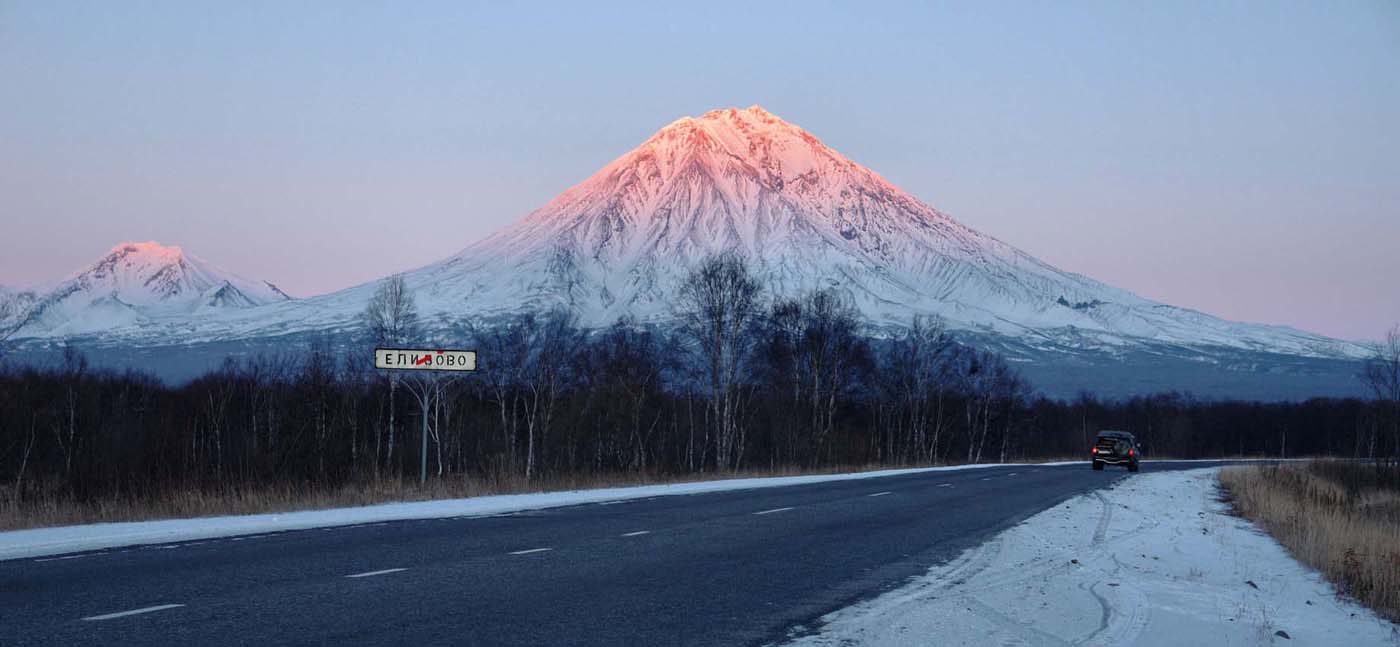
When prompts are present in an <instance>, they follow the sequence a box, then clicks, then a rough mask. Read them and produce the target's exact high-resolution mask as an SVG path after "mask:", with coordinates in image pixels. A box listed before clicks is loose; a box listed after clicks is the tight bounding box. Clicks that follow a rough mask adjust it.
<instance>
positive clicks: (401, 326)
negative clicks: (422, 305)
mask: <svg viewBox="0 0 1400 647" xmlns="http://www.w3.org/2000/svg"><path fill="white" fill-rule="evenodd" d="M362 318H363V320H364V324H365V328H367V329H369V334H370V338H371V339H372V340H373V341H374V343H375V344H377V345H381V346H399V345H404V344H407V343H409V342H410V341H412V340H413V339H415V338H416V337H417V336H418V335H419V319H418V306H417V304H415V303H414V300H413V292H412V291H410V290H409V289H408V284H407V283H406V282H404V279H403V275H402V274H395V275H394V276H391V277H388V278H386V279H384V280H382V281H380V282H379V286H378V287H377V288H375V290H374V296H372V297H370V299H369V304H368V305H366V306H365V311H364V313H363V315H362ZM398 386H399V378H398V375H397V374H395V373H394V372H393V371H390V372H389V442H388V445H389V447H388V450H387V451H386V454H385V457H384V463H385V465H387V466H389V468H390V469H393V464H394V427H395V420H394V396H395V393H396V391H397V390H398Z"/></svg>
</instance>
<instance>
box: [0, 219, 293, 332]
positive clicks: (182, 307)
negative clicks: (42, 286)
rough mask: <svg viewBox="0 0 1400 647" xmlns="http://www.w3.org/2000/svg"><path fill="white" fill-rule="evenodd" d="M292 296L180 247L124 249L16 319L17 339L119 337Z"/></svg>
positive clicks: (149, 244)
mask: <svg viewBox="0 0 1400 647" xmlns="http://www.w3.org/2000/svg"><path fill="white" fill-rule="evenodd" d="M290 298H291V297H289V296H287V295H286V294H285V293H283V292H282V291H281V290H279V289H277V286H275V285H272V284H271V283H267V282H265V281H251V280H248V279H244V278H241V277H239V276H237V275H235V274H233V273H231V272H228V271H226V270H223V269H220V268H218V267H216V266H214V265H212V264H210V263H209V262H207V261H204V260H202V259H200V258H198V257H196V256H192V255H189V254H186V253H185V252H184V251H183V250H181V249H180V248H179V247H167V246H163V245H160V244H159V243H154V242H145V243H122V244H120V245H117V246H116V247H113V248H112V250H111V251H110V252H108V253H107V254H106V255H104V256H103V257H102V258H101V259H98V261H97V262H95V263H93V264H92V265H90V266H88V267H86V268H84V269H83V270H82V271H80V272H78V273H76V274H74V275H73V276H71V277H69V278H68V279H67V280H65V281H63V282H62V283H60V284H59V285H58V287H56V288H54V289H53V290H52V291H50V292H48V293H47V294H45V295H43V296H41V297H38V298H35V299H31V300H30V302H29V303H27V304H25V306H26V307H24V308H23V309H22V310H19V311H18V312H19V314H18V315H17V316H15V317H12V319H11V322H12V326H13V328H14V332H13V334H12V336H13V337H16V338H22V337H61V336H68V335H75V334H84V333H89V334H90V333H103V334H108V333H120V331H121V330H122V329H123V328H127V327H132V326H136V325H140V324H145V323H148V322H150V321H152V320H156V319H159V320H171V319H184V318H188V317H196V316H201V315H203V316H217V315H218V313H220V312H222V311H227V310H229V309H242V308H253V307H256V306H260V305H267V304H271V303H276V302H280V301H287V300H289V299H290Z"/></svg>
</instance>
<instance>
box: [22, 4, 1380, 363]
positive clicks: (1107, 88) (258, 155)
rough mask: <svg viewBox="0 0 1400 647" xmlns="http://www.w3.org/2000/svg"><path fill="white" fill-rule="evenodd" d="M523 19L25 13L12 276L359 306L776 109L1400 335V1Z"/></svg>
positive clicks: (475, 13) (1228, 278)
mask: <svg viewBox="0 0 1400 647" xmlns="http://www.w3.org/2000/svg"><path fill="white" fill-rule="evenodd" d="M502 4H504V3H490V4H487V3H482V4H473V3H466V2H444V3H434V2H420V3H390V2H385V3H370V2H307V3H280V2H270V3H259V2H237V3H229V2H197V1H189V2H173V1H172V2H138V1H132V2H124V3H112V2H90V3H72V2H62V1H44V2H38V1H35V2H18V1H15V0H0V106H3V108H0V284H3V285H10V286H34V285H43V284H52V283H54V282H56V281H58V280H60V279H62V278H64V277H65V276H67V275H69V274H71V273H73V272H75V271H77V270H79V269H81V268H82V267H83V266H85V265H86V264H88V263H91V262H93V261H94V260H96V259H97V258H98V257H99V256H100V255H101V254H103V253H104V252H105V251H107V250H108V249H109V248H111V247H112V246H114V245H116V244H117V243H118V242H121V241H126V240H156V241H160V242H162V243H166V244H172V245H180V246H182V247H183V248H184V249H185V250H186V251H187V252H190V253H193V254H195V255H197V256H200V257H202V258H205V259H207V260H209V261H212V262H214V263H215V264H217V265H220V266H223V267H225V268H227V269H229V270H232V271H234V272H236V273H238V274H241V275H243V276H247V277H250V278H260V279H267V280H270V281H272V282H274V283H276V284H278V285H279V286H281V287H283V288H284V289H285V290H287V291H288V292H290V293H292V294H294V295H297V296H310V295H314V294H320V293H325V292H329V291H334V290H337V289H340V288H344V287H348V286H351V285H355V284H359V283H363V282H365V281H370V280H374V279H377V278H379V277H382V276H385V275H387V274H390V273H393V272H396V271H402V270H406V269H411V268H414V267H418V266H421V265H425V264H428V263H430V262H432V261H435V260H438V259H440V258H442V257H445V256H448V255H450V254H452V253H454V252H456V251H459V250H460V249H462V248H464V247H466V246H467V245H469V244H470V243H472V242H474V241H476V240H479V239H480V238H483V237H485V236H486V235H487V234H489V233H491V232H492V231H494V230H496V229H498V228H500V227H503V226H505V225H507V224H509V223H511V222H513V221H515V220H517V219H519V218H521V217H523V216H524V215H525V214H527V213H529V212H530V211H531V210H532V209H534V208H536V207H538V206H540V205H542V204H544V203H545V202H547V201H548V200H549V199H550V198H552V197H553V196H555V195H556V194H558V193H559V192H561V191H563V190H564V189H567V188H568V187H569V186H571V185H573V184H575V183H577V182H579V181H582V180H583V179H584V178H586V177H588V176H589V175H590V174H591V173H593V172H594V171H595V170H597V169H598V168H599V167H601V166H603V165H604V164H606V163H607V162H609V161H611V160H612V159H614V158H616V157H618V156H620V155H622V154H623V153H625V152H627V151H628V150H630V149H632V148H633V147H635V146H636V145H637V144H639V143H641V142H642V141H643V140H644V139H646V137H648V136H649V135H650V134H651V133H653V132H654V131H656V130H657V129H659V128H661V127H662V126H664V125H666V124H667V123H669V122H671V121H673V120H675V119H677V118H679V117H681V116H685V115H699V114H701V113H703V112H706V111H708V110H711V109H714V108H721V107H730V106H737V107H745V106H749V105H753V104H759V105H762V106H764V107H765V108H766V109H768V110H769V111H771V112H773V113H775V114H777V115H778V116H780V117H782V118H784V119H786V120H788V121H791V122H793V123H796V124H798V125H800V126H802V127H804V128H806V129H807V130H809V131H811V132H812V133H813V134H815V135H817V136H818V137H820V138H821V139H822V140H823V141H824V142H825V143H827V144H828V145H830V146H832V147H833V148H835V149H836V150H838V151H840V152H842V153H843V154H845V155H847V156H848V157H850V158H852V159H854V160H855V161H857V162H859V163H861V164H864V165H866V166H868V167H870V168H872V169H874V170H875V171H877V172H879V173H880V174H881V175H883V176H885V177H886V178H887V179H889V180H890V181H892V182H894V183H895V184H896V185H898V186H900V187H901V188H903V189H905V190H907V191H909V192H910V193H912V194H914V195H915V196H917V197H919V198H920V199H922V200H924V201H925V202H928V203H929V204H932V205H933V206H935V207H936V208H938V209H939V210H941V211H943V212H945V213H948V214H949V215H951V216H953V217H954V218H956V219H958V220H960V221H961V222H963V223H965V224H967V225H969V226H971V227H973V228H975V229H978V230H980V231H983V232H985V233H987V234H990V235H992V236H995V237H997V238H1000V239H1002V240H1004V241H1006V242H1008V243H1011V244H1013V245H1015V246H1017V247H1020V248H1021V249H1023V250H1025V251H1027V252H1029V253H1031V254H1033V255H1035V256H1037V257H1039V258H1041V259H1042V260H1045V261H1047V262H1049V263H1051V264H1054V265H1056V266H1058V267H1060V268H1062V269H1066V270H1069V271H1073V272H1078V273H1081V274H1085V275H1088V276H1091V277H1094V278H1096V279H1099V280H1102V281H1104V282H1107V283H1110V284H1113V285H1116V286H1118V287H1122V288H1126V289H1129V290H1132V291H1134V292H1137V293H1139V294H1141V295H1143V296H1145V297H1148V298H1152V299H1157V300H1160V301H1164V302H1167V303H1171V304H1174V305H1179V306H1184V307H1190V308H1195V309H1198V310H1202V311H1205V312H1208V313H1211V314H1215V315H1219V316H1223V317H1226V318H1230V319H1236V320H1242V321H1250V322H1263V323H1275V324H1287V325H1292V326H1296V327H1299V328H1303V329H1306V330H1311V331H1316V332H1321V333H1324V334H1328V335H1333V336H1337V337H1342V338H1348V339H1361V340H1368V339H1376V338H1379V337H1381V336H1382V335H1383V334H1384V332H1385V331H1386V330H1388V329H1389V328H1390V327H1391V326H1393V325H1395V324H1396V323H1400V281H1397V278H1400V152H1398V151H1400V127H1397V120H1398V119H1400V3H1395V2H1388V1H1377V2H1366V1H1361V0H1354V1H1353V0H1348V1H1343V2H1326V3H1323V2H1287V1H1270V2H1228V3H1220V2H1201V3H1195V2H1186V1H1182V2H1165V3H1147V2H1102V3H1099V2H1069V3H1038V2H1037V3H1030V2H1024V3H1023V2H996V3H984V2H968V3H956V2H954V3H917V4H897V3H889V4H883V3H882V4H880V5H879V6H878V8H875V7H872V6H863V5H864V3H853V2H852V3H822V2H812V1H808V2H795V3H777V2H773V3H725V2H706V3H684V4H680V3H677V4H674V5H670V3H656V2H639V3H567V4H565V3H560V4H557V5H555V4H550V3H528V4H526V5H523V6H519V7H507V6H501V5H502ZM667 5H670V6H667ZM752 5H757V6H752Z"/></svg>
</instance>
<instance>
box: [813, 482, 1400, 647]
mask: <svg viewBox="0 0 1400 647" xmlns="http://www.w3.org/2000/svg"><path fill="white" fill-rule="evenodd" d="M1216 473H1217V469H1216V468H1211V469H1202V470H1191V471H1183V472H1164V473H1155V474H1140V475H1135V476H1133V477H1131V478H1128V479H1125V480H1124V481H1123V482H1122V483H1120V484H1119V485H1118V486H1116V487H1113V488H1111V489H1108V490H1104V491H1101V492H1098V493H1095V494H1092V495H1086V496H1082V497H1077V498H1074V499H1071V500H1070V501H1068V502H1066V503H1064V504H1061V505H1059V506H1057V507H1055V508H1052V509H1050V510H1047V511H1045V512H1042V513H1040V514H1038V515H1036V516H1034V517H1031V518H1030V519H1028V520H1026V521H1025V522H1024V523H1022V524H1020V525H1018V526H1016V527H1014V528H1012V529H1010V530H1007V531H1006V532H1003V533H1001V534H1000V535H998V536H997V537H995V538H993V539H992V540H990V541H988V542H986V543H985V544H983V545H982V546H979V547H978V548H975V549H972V550H970V551H967V552H966V553H964V554H963V555H962V556H960V557H959V558H958V559H956V560H953V561H952V562H951V563H949V564H946V565H943V566H939V567H936V568H934V569H932V570H931V571H929V573H928V574H926V575H924V576H921V577H919V578H916V579H915V580H913V581H911V582H910V583H909V584H907V585H905V586H904V587H902V588H899V589H896V590H893V591H890V592H889V593H886V594H884V595H882V596H880V597H878V598H875V599H873V600H870V601H868V602H864V603H861V604H858V605H855V606H853V607H850V608H847V609H843V610H840V611H837V612H835V613H832V614H829V615H827V616H826V617H824V618H823V619H822V622H823V626H822V627H820V628H819V629H818V630H817V631H816V633H810V634H807V635H803V636H801V637H799V638H797V639H796V640H794V642H793V643H792V644H793V645H799V646H809V647H811V646H830V645H842V646H846V645H871V646H875V647H886V646H893V645H935V644H936V645H1005V646H1010V645H1053V646H1062V645H1172V646H1176V645H1270V644H1272V645H1329V646H1342V645H1346V646H1364V645H1400V628H1397V627H1396V626H1395V625H1392V624H1390V623H1389V622H1386V621H1384V620H1382V619H1380V618H1379V617H1377V616H1376V615H1375V614H1373V613H1371V612H1370V611H1369V610H1367V609H1365V608H1364V607H1361V606H1359V605H1357V604H1354V603H1352V602H1349V601H1346V600H1341V599H1339V598H1338V596H1337V595H1336V592H1335V590H1334V589H1333V588H1332V587H1331V585H1329V584H1328V583H1327V582H1326V581H1324V580H1323V579H1322V578H1321V577H1320V576H1319V575H1318V574H1316V573H1314V572H1312V571H1310V570H1309V569H1307V568H1306V567H1304V566H1302V565H1301V564H1299V563H1298V562H1296V561H1294V560H1293V559H1292V558H1291V557H1289V555H1288V554H1287V553H1286V552H1285V551H1284V549H1283V547H1281V546H1280V545H1279V544H1278V543H1276V542H1275V541H1274V540H1273V539H1272V538H1270V537H1269V536H1268V535H1266V534H1264V533H1262V532H1261V531H1259V530H1257V529H1256V528H1255V527H1254V526H1252V525H1251V524H1249V523H1248V522H1246V521H1244V520H1241V519H1239V518H1236V517H1232V516H1229V515H1227V514H1225V506H1224V505H1223V504H1221V503H1220V502H1219V501H1218V500H1217V497H1218V490H1217V485H1216ZM1276 632H1283V633H1285V634H1287V635H1288V638H1284V637H1283V636H1282V635H1280V634H1277V633H1276Z"/></svg>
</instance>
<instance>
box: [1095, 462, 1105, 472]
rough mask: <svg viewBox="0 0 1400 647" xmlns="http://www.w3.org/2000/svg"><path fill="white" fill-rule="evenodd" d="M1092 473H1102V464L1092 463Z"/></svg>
mask: <svg viewBox="0 0 1400 647" xmlns="http://www.w3.org/2000/svg"><path fill="white" fill-rule="evenodd" d="M1094 471H1095V472H1102V471H1103V463H1100V462H1098V461H1094Z"/></svg>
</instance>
